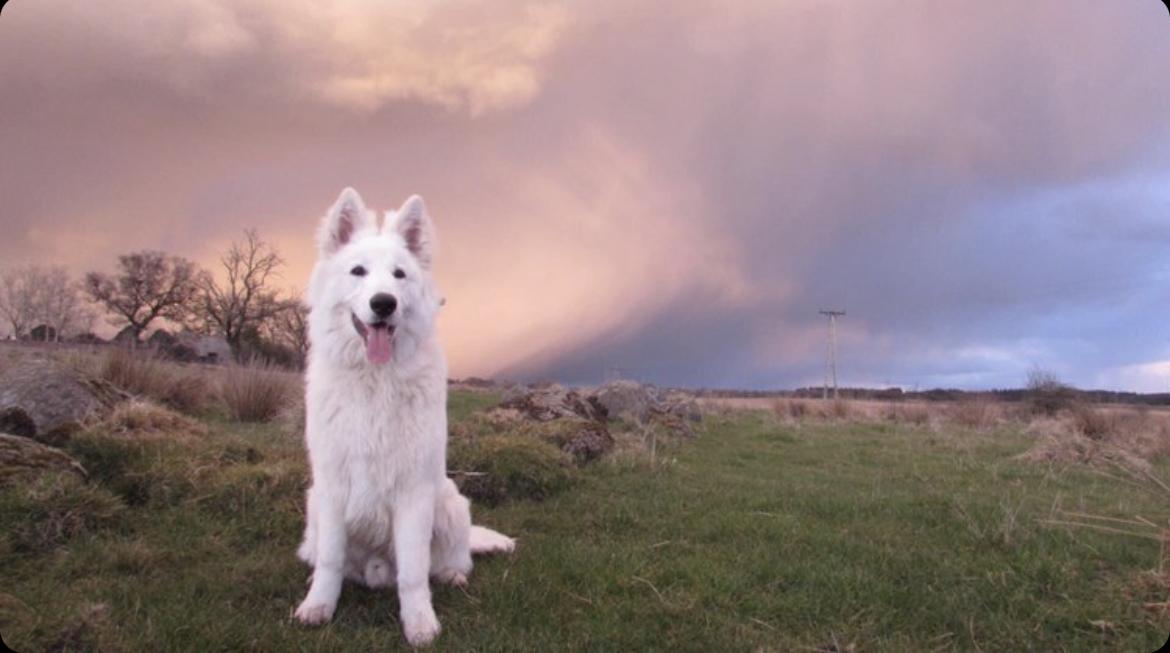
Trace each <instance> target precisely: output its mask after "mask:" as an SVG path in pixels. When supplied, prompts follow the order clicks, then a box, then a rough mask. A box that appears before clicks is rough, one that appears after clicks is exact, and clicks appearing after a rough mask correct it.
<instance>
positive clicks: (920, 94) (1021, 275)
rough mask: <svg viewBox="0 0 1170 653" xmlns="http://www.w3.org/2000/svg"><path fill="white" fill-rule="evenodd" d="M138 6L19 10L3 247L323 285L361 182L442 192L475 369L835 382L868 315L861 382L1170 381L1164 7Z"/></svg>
mask: <svg viewBox="0 0 1170 653" xmlns="http://www.w3.org/2000/svg"><path fill="white" fill-rule="evenodd" d="M114 6H115V7H120V9H119V10H117V11H115V12H114V13H113V14H112V15H110V16H106V15H103V14H101V13H95V12H91V11H89V10H82V9H79V8H78V7H77V6H74V5H66V4H64V3H60V4H56V5H55V3H51V2H46V3H39V4H37V5H36V6H35V8H34V7H33V5H32V4H31V3H30V4H28V5H27V6H25V7H23V8H22V7H21V5H19V4H18V5H16V6H14V7H11V8H9V9H8V10H6V11H5V14H4V18H3V20H0V84H3V87H4V88H5V89H6V92H5V93H4V94H3V95H0V109H2V110H3V113H4V115H5V116H6V120H5V121H3V122H2V123H0V142H2V143H3V146H4V147H3V149H2V151H0V170H2V172H3V174H0V197H3V198H4V211H5V213H4V216H5V217H4V218H3V220H4V229H5V233H6V238H4V240H3V242H0V259H3V261H4V263H7V262H9V261H13V262H25V261H35V260H43V259H54V258H59V259H66V260H68V261H69V262H70V263H71V264H72V265H73V266H74V267H75V269H77V270H79V271H80V270H84V269H89V268H91V267H95V266H101V265H105V264H108V263H106V262H107V261H109V260H111V259H112V257H113V255H114V254H116V253H118V252H120V251H124V250H126V249H130V248H135V247H146V246H150V247H161V248H165V249H168V250H172V251H178V252H180V253H184V254H186V255H188V256H192V257H196V258H199V259H201V260H209V259H210V258H211V257H212V256H213V254H214V252H215V251H216V250H217V249H218V248H221V247H222V246H223V244H224V243H225V242H226V241H227V240H228V239H230V238H232V237H234V236H235V235H236V234H237V233H238V230H239V228H241V227H242V226H247V225H255V226H259V227H260V228H261V230H262V231H263V232H264V233H267V234H270V235H271V236H272V237H273V238H275V239H276V240H277V241H278V243H280V244H281V246H282V248H283V249H284V251H285V253H286V255H287V257H288V258H289V259H290V270H289V271H288V274H287V277H288V278H289V283H290V285H291V284H293V283H296V282H297V281H298V280H299V279H302V278H304V277H305V276H306V275H307V270H308V266H309V265H310V264H311V256H312V248H311V244H310V242H309V238H308V236H307V234H308V233H310V231H311V229H312V227H313V222H314V220H315V218H316V216H317V215H318V214H319V212H320V211H321V210H322V209H323V207H324V206H326V205H327V204H328V203H329V202H330V200H331V199H332V197H333V196H334V195H335V194H336V192H337V191H338V190H339V189H340V188H341V187H342V186H344V185H351V184H352V185H355V186H357V187H358V188H359V190H361V191H362V192H363V194H365V195H366V197H367V200H369V201H370V202H371V203H372V204H374V205H376V206H378V207H381V208H390V207H392V206H394V205H396V204H397V202H399V201H401V199H402V198H403V197H405V196H406V195H407V194H409V193H411V192H421V193H422V194H423V195H424V196H426V197H427V199H428V201H429V202H430V204H431V208H432V212H433V213H434V214H435V216H436V218H437V219H438V220H439V223H440V225H439V226H440V235H441V237H442V242H443V249H442V250H441V254H440V269H439V272H440V280H441V281H442V283H443V285H444V289H445V291H446V292H447V295H448V297H449V300H450V302H449V310H448V313H447V315H445V317H444V322H443V329H444V333H445V337H446V338H447V341H448V344H449V348H450V349H451V358H452V367H453V373H454V374H457V375H464V374H473V373H474V374H493V373H499V374H502V375H505V376H512V377H519V378H536V377H542V378H544V377H553V378H561V379H564V380H568V381H574V382H589V381H596V380H597V379H599V378H600V377H601V376H603V375H604V374H605V373H606V369H607V368H610V367H616V368H622V369H625V370H627V371H628V373H630V374H634V375H637V376H641V377H643V378H648V379H652V380H655V381H658V382H661V383H668V384H687V385H722V386H791V385H796V384H803V383H811V382H816V381H818V380H819V378H820V374H821V369H820V365H821V357H822V356H823V347H824V344H823V331H824V325H823V324H822V322H821V321H820V320H821V318H820V317H819V316H818V315H817V314H816V311H817V309H818V308H823V307H844V308H846V309H847V310H848V311H849V315H848V316H847V317H846V319H845V320H844V321H843V322H842V349H843V364H842V371H843V380H844V381H845V382H847V383H866V384H881V383H887V382H888V383H897V384H903V385H914V384H920V385H962V386H987V385H1014V384H1018V383H1019V381H1020V380H1021V379H1022V377H1023V374H1024V373H1025V372H1026V371H1027V369H1028V368H1029V367H1031V366H1032V365H1044V366H1046V367H1051V368H1053V369H1056V370H1057V371H1059V372H1060V373H1061V374H1063V375H1065V376H1066V377H1067V378H1068V379H1069V380H1071V381H1073V382H1076V383H1079V384H1082V385H1096V384H1105V385H1127V386H1132V387H1139V386H1140V387H1143V388H1149V387H1153V386H1156V385H1157V384H1158V383H1162V382H1166V383H1170V365H1167V366H1161V367H1160V366H1159V365H1160V361H1163V360H1170V346H1168V345H1170V341H1167V338H1166V337H1165V336H1163V335H1162V333H1163V331H1159V330H1158V329H1157V327H1156V325H1157V324H1158V323H1159V322H1161V323H1165V321H1166V317H1167V313H1168V311H1167V310H1166V309H1164V308H1162V307H1163V306H1165V305H1166V302H1165V299H1166V293H1165V292H1163V291H1162V290H1161V288H1164V287H1165V284H1166V281H1167V279H1170V273H1168V272H1167V269H1166V265H1165V263H1163V261H1166V260H1167V257H1166V253H1167V252H1166V248H1167V246H1170V231H1167V225H1168V224H1170V220H1167V219H1166V218H1165V217H1164V216H1165V215H1167V213H1166V209H1167V208H1170V207H1168V206H1167V205H1168V204H1170V201H1168V200H1170V194H1168V193H1167V192H1166V191H1164V190H1163V189H1164V188H1167V187H1168V186H1167V184H1166V182H1167V181H1170V148H1168V147H1167V146H1168V145H1170V118H1167V116H1170V92H1168V91H1170V88H1168V86H1170V56H1168V55H1170V47H1168V46H1167V41H1166V39H1165V38H1164V35H1165V29H1166V28H1167V27H1168V26H1170V25H1167V24H1166V17H1165V15H1164V13H1163V12H1162V9H1161V8H1160V7H1158V6H1157V5H1156V4H1155V3H1146V2H1137V1H1134V2H1119V3H1099V2H1088V1H1078V2H1039V3H1016V2H999V3H980V4H975V5H973V4H971V3H960V2H944V3H940V2H926V1H921V2H905V1H897V2H895V1H893V0H890V1H886V2H872V3H846V2H822V1H812V0H805V1H793V2H785V3H774V2H740V3H730V4H729V3H697V2H696V3H665V2H660V3H653V2H632V3H631V2H621V3H617V2H614V3H595V4H590V5H587V6H585V5H564V4H560V3H551V2H550V3H534V2H528V3H525V2H515V3H513V2H508V3H501V4H500V5H499V6H498V7H497V8H496V10H494V11H493V12H492V13H491V15H485V14H484V12H483V11H482V10H481V9H478V8H476V5H475V4H474V3H454V4H451V3H448V4H445V5H440V4H434V3H428V2H408V3H402V4H401V5H395V6H394V7H393V8H387V6H386V5H383V4H380V3H373V2H356V1H354V2H346V3H342V4H340V5H338V7H337V9H336V11H333V12H331V13H328V14H325V13H322V12H321V10H320V9H318V8H317V6H316V5H315V4H314V3H309V2H293V3H285V4H281V5H276V4H274V3H268V2H265V1H262V0H250V1H248V2H241V3H231V4H228V3H193V2H191V3H186V2H180V3H175V4H174V5H173V6H169V8H168V9H166V10H161V9H157V8H154V7H153V5H146V4H143V3H138V2H123V3H116V4H115V5H114ZM16 9H20V10H21V11H23V12H25V13H24V14H23V15H22V16H21V17H20V18H19V20H10V18H12V16H10V14H12V15H13V16H15V15H16V13H17V12H16ZM14 26H15V27H14ZM17 28H18V29H17ZM1164 368H1166V369H1164Z"/></svg>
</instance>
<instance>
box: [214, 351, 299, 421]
mask: <svg viewBox="0 0 1170 653" xmlns="http://www.w3.org/2000/svg"><path fill="white" fill-rule="evenodd" d="M299 393H300V379H299V377H298V376H297V375H296V374H293V373H290V372H287V371H283V370H281V369H279V368H276V367H273V366H271V365H268V364H260V363H254V364H250V365H232V366H230V367H228V368H227V369H226V370H224V372H223V374H222V376H221V378H220V385H219V395H220V398H222V399H223V402H224V404H225V405H227V408H228V412H229V413H230V414H231V416H232V417H233V418H234V419H236V420H239V421H241V422H267V421H269V420H272V419H274V418H276V417H277V416H279V415H281V414H283V413H285V412H286V411H287V409H288V407H289V406H290V405H291V404H292V403H293V402H294V401H295V400H296V398H297V396H298V395H299Z"/></svg>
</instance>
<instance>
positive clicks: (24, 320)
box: [0, 265, 40, 338]
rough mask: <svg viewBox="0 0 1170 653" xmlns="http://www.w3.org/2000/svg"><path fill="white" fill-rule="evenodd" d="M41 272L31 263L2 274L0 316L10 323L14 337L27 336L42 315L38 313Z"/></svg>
mask: <svg viewBox="0 0 1170 653" xmlns="http://www.w3.org/2000/svg"><path fill="white" fill-rule="evenodd" d="M39 274H40V273H39V271H38V269H37V268H36V267H34V266H31V265H30V266H26V267H23V268H15V269H11V270H5V271H4V272H3V274H0V316H2V317H3V318H4V321H5V322H7V323H8V326H9V328H10V329H11V330H12V335H13V337H16V338H23V337H25V335H27V334H28V331H29V330H30V329H32V328H33V327H34V326H36V324H37V320H38V319H39V317H40V316H39V315H38V314H37V313H38V306H37V304H38V299H39V296H38V295H39V293H38V292H37V291H38V285H37V281H38V279H37V277H38V276H39Z"/></svg>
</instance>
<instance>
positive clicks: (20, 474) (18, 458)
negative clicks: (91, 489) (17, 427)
mask: <svg viewBox="0 0 1170 653" xmlns="http://www.w3.org/2000/svg"><path fill="white" fill-rule="evenodd" d="M46 471H61V472H70V473H73V474H77V475H78V476H81V477H84V476H85V469H84V468H83V467H82V466H81V463H79V462H77V461H76V460H74V459H73V457H72V456H70V455H69V454H67V453H65V452H64V451H61V450H60V449H57V448H56V447H50V446H48V445H45V444H41V443H40V442H37V441H36V440H30V439H29V438H23V437H20V436H18V435H10V434H8V433H0V486H3V485H8V484H10V483H12V482H14V481H16V480H18V479H25V478H28V477H30V476H36V475H38V474H41V473H43V472H46Z"/></svg>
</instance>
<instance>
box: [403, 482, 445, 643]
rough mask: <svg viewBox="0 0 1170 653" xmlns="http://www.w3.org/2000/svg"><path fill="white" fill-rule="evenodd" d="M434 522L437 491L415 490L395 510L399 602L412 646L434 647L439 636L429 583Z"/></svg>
mask: <svg viewBox="0 0 1170 653" xmlns="http://www.w3.org/2000/svg"><path fill="white" fill-rule="evenodd" d="M434 520H435V491H434V488H429V487H427V488H411V489H410V490H408V491H407V492H406V493H405V494H404V495H403V496H402V497H401V500H400V501H398V502H397V505H396V506H395V509H394V557H395V560H396V561H397V564H398V602H399V604H400V605H401V609H402V613H401V614H402V630H403V632H404V633H405V634H406V640H407V641H408V642H410V644H411V645H412V646H425V645H427V644H430V643H431V641H432V640H434V638H435V636H436V635H438V634H439V620H438V618H436V617H435V609H434V607H432V606H431V586H430V581H429V575H430V569H431V529H432V528H433V526H434Z"/></svg>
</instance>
